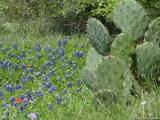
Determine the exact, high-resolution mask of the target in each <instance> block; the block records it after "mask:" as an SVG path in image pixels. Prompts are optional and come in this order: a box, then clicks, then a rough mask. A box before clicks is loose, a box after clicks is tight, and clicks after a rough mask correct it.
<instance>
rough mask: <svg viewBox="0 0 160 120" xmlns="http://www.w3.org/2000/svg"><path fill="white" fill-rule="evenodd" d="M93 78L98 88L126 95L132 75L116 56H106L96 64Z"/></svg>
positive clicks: (130, 84)
mask: <svg viewBox="0 0 160 120" xmlns="http://www.w3.org/2000/svg"><path fill="white" fill-rule="evenodd" d="M95 78H96V83H97V88H98V89H109V90H112V91H113V92H115V93H120V94H121V93H123V94H124V95H127V94H128V93H129V91H130V88H131V86H132V80H133V77H132V75H131V72H130V70H129V68H128V66H127V65H126V64H125V63H124V62H123V61H122V60H121V59H119V58H118V57H114V56H107V57H105V58H103V59H102V61H100V62H99V63H98V65H97V66H96V70H95Z"/></svg>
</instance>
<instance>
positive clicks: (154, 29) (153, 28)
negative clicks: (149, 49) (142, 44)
mask: <svg viewBox="0 0 160 120" xmlns="http://www.w3.org/2000/svg"><path fill="white" fill-rule="evenodd" d="M145 41H154V42H156V43H157V44H158V45H159V46H160V17H158V18H156V19H155V20H153V21H152V22H151V24H150V25H149V29H148V30H147V32H146V33H145Z"/></svg>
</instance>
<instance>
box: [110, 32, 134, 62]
mask: <svg viewBox="0 0 160 120" xmlns="http://www.w3.org/2000/svg"><path fill="white" fill-rule="evenodd" d="M133 46H134V40H133V38H132V37H131V35H130V34H128V33H121V34H119V35H118V36H117V37H116V38H115V40H114V41H113V44H112V46H111V54H112V55H114V56H116V57H119V58H120V59H122V60H123V61H125V62H126V63H130V61H131V60H130V57H129V55H130V53H131V52H132V47H133Z"/></svg>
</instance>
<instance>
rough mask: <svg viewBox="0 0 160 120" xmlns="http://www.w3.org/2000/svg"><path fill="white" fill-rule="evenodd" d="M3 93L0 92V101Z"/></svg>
mask: <svg viewBox="0 0 160 120" xmlns="http://www.w3.org/2000/svg"><path fill="white" fill-rule="evenodd" d="M3 95H4V94H3V92H2V91H1V90H0V100H1V99H2V98H3Z"/></svg>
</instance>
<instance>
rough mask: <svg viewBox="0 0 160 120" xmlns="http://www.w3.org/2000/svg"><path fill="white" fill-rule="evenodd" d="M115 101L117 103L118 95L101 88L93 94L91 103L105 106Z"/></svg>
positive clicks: (113, 103)
mask: <svg viewBox="0 0 160 120" xmlns="http://www.w3.org/2000/svg"><path fill="white" fill-rule="evenodd" d="M116 103H118V97H117V95H116V94H115V93H114V92H113V91H111V90H107V89H102V90H99V91H98V92H96V93H95V94H94V97H93V104H94V105H95V106H97V105H102V106H105V107H109V106H111V105H115V104H116Z"/></svg>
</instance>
